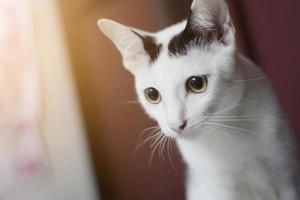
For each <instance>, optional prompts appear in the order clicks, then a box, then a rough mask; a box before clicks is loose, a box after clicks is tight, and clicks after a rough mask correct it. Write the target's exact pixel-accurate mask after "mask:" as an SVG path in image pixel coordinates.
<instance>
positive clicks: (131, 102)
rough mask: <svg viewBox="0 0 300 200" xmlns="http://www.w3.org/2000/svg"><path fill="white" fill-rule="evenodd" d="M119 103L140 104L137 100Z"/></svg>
mask: <svg viewBox="0 0 300 200" xmlns="http://www.w3.org/2000/svg"><path fill="white" fill-rule="evenodd" d="M120 103H122V104H139V103H140V102H139V101H137V100H134V101H121V102H120Z"/></svg>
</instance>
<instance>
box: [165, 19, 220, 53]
mask: <svg viewBox="0 0 300 200" xmlns="http://www.w3.org/2000/svg"><path fill="white" fill-rule="evenodd" d="M222 35H223V33H222V29H221V27H219V26H218V25H217V23H216V25H215V27H212V28H209V29H208V28H201V27H200V26H199V25H194V24H193V21H192V16H191V14H190V17H189V18H188V21H187V24H186V27H185V29H184V30H183V31H182V32H181V33H179V34H178V35H175V36H174V37H173V38H172V39H171V41H170V43H169V45H168V50H169V55H170V56H179V55H182V56H183V55H186V54H187V52H188V50H189V49H191V47H193V46H196V47H200V48H201V47H205V46H208V45H209V44H211V43H212V42H214V41H221V39H222Z"/></svg>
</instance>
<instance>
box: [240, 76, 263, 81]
mask: <svg viewBox="0 0 300 200" xmlns="http://www.w3.org/2000/svg"><path fill="white" fill-rule="evenodd" d="M266 78H267V77H266V76H262V77H258V78H253V79H245V80H235V81H236V82H252V81H260V80H264V79H266Z"/></svg>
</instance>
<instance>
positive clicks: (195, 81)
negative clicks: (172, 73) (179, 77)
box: [186, 75, 207, 93]
mask: <svg viewBox="0 0 300 200" xmlns="http://www.w3.org/2000/svg"><path fill="white" fill-rule="evenodd" d="M206 88H207V77H206V76H205V75H202V76H192V77H190V78H189V79H188V80H187V81H186V89H187V91H189V92H193V93H202V92H204V91H205V90H206Z"/></svg>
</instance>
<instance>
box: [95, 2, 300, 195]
mask: <svg viewBox="0 0 300 200" xmlns="http://www.w3.org/2000/svg"><path fill="white" fill-rule="evenodd" d="M98 25H99V27H100V29H101V30H102V31H103V33H104V34H105V35H107V36H108V37H109V38H110V39H111V40H112V42H113V43H114V44H115V45H116V47H117V48H118V50H119V51H120V52H121V54H122V57H123V63H124V66H125V67H126V69H128V70H129V71H130V72H131V73H132V74H133V75H134V77H135V84H136V90H137V94H138V97H139V100H140V102H141V104H142V105H143V107H144V109H145V111H146V112H147V113H148V114H149V116H150V117H152V118H153V119H154V120H156V121H157V122H158V124H159V126H160V128H161V130H162V132H163V133H164V134H165V135H167V136H168V137H172V138H174V139H175V140H176V142H177V144H178V147H179V149H180V152H181V154H182V156H183V158H184V160H185V162H186V164H187V167H188V173H187V174H188V177H187V199H188V200H299V199H300V196H299V194H298V193H297V190H298V188H297V187H298V186H297V182H298V175H297V172H296V170H297V166H296V165H297V161H296V156H295V145H294V143H293V138H292V136H291V134H290V131H289V128H288V126H287V123H286V122H285V120H284V117H283V116H282V114H281V111H280V109H279V107H278V103H277V101H276V98H275V97H274V94H273V92H272V89H271V87H270V85H269V82H268V80H267V79H266V78H265V76H264V74H263V72H261V71H260V70H259V68H257V67H256V66H255V65H254V64H253V63H252V62H250V61H249V60H247V59H246V58H245V57H243V56H242V55H241V54H239V53H238V52H237V50H236V39H235V29H234V26H233V24H232V21H231V17H230V14H229V11H228V8H227V5H226V3H225V2H224V1H223V0H194V2H193V4H192V6H191V15H190V16H189V18H188V20H187V21H184V22H182V23H179V24H176V25H174V26H171V27H168V28H167V29H165V30H162V31H160V32H158V33H148V32H144V31H140V30H137V29H134V28H130V27H127V26H124V25H121V24H119V23H116V22H114V21H111V20H107V19H101V20H99V21H98Z"/></svg>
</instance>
